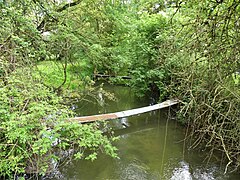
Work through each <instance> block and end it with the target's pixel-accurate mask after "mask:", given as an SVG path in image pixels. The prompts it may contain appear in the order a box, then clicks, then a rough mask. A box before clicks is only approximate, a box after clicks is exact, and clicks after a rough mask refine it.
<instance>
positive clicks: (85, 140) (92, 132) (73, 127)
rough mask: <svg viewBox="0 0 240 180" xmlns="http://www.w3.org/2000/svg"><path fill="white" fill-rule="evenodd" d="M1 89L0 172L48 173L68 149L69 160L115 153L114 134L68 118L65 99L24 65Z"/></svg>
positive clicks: (113, 155) (0, 86)
mask: <svg viewBox="0 0 240 180" xmlns="http://www.w3.org/2000/svg"><path fill="white" fill-rule="evenodd" d="M20 74H21V75H20ZM0 94H1V96H0V177H7V178H11V177H14V176H15V175H19V174H20V175H21V174H24V173H29V174H38V175H44V174H46V173H48V172H50V171H51V170H53V168H54V167H53V166H56V164H58V162H60V161H61V160H62V155H63V154H65V155H66V152H71V155H69V154H68V155H69V156H68V158H70V159H71V158H75V159H82V158H85V159H90V160H94V159H96V158H97V153H98V152H99V151H102V152H103V153H106V154H108V155H110V156H112V157H117V154H116V148H115V147H114V146H112V142H113V141H114V140H115V139H116V138H114V137H112V136H108V137H107V136H106V135H104V134H103V132H102V131H101V130H100V129H99V126H98V125H97V124H90V125H83V124H79V123H77V122H68V121H66V120H67V119H68V118H69V117H70V116H72V115H73V113H72V112H71V111H70V110H69V108H68V107H66V106H64V105H62V104H61V101H62V98H61V97H58V96H57V95H56V94H54V93H52V92H51V90H50V89H49V88H46V87H45V86H44V85H42V84H41V83H39V82H38V81H37V80H36V79H33V78H31V76H30V74H28V72H27V71H26V70H24V72H15V73H13V74H12V75H11V77H9V78H8V82H7V84H1V85H0ZM69 150H70V151H69ZM86 150H87V153H84V152H86ZM63 152H64V153H63ZM65 158H66V157H65ZM53 162H55V163H53ZM54 164H55V165H54Z"/></svg>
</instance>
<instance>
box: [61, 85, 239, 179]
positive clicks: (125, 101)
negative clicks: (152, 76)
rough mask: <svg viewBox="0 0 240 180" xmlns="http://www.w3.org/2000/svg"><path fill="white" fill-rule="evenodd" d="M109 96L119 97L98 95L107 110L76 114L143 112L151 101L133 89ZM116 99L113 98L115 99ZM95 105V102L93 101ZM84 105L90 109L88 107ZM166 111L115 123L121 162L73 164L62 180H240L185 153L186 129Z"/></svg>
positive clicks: (92, 107)
mask: <svg viewBox="0 0 240 180" xmlns="http://www.w3.org/2000/svg"><path fill="white" fill-rule="evenodd" d="M103 89H104V90H107V91H109V92H113V93H115V96H116V98H117V100H116V101H109V100H107V99H106V97H104V96H101V94H100V95H97V96H96V98H95V99H97V100H99V101H104V104H102V106H99V105H97V103H96V104H94V103H92V102H88V103H86V102H85V103H79V104H78V108H77V109H76V111H77V112H78V113H79V114H81V115H90V114H98V113H106V112H116V111H121V110H127V109H132V108H136V107H142V106H145V105H147V104H149V102H148V101H140V100H139V99H136V98H135V97H134V96H133V93H132V92H131V90H130V89H129V88H128V87H121V86H120V87H119V86H110V85H106V86H104V87H103ZM109 96H111V95H109ZM93 99H94V98H93ZM82 104H84V105H82ZM171 111H172V110H171V109H170V108H166V109H164V110H161V111H154V112H150V113H145V114H142V115H139V116H133V117H129V118H124V119H121V120H113V121H111V122H110V124H111V126H112V127H113V128H114V129H115V134H116V135H118V136H119V137H120V139H119V141H118V142H116V144H115V145H116V147H117V148H118V154H119V157H120V159H112V158H110V157H108V156H106V155H104V154H100V155H99V157H98V159H97V160H95V161H93V162H91V161H86V160H78V161H73V162H72V163H71V164H68V165H67V166H64V167H62V168H60V173H59V178H58V179H69V180H81V179H82V180H94V179H96V180H110V179H111V180H118V179H119V180H161V179H163V180H168V179H170V180H195V179H196V180H214V179H216V180H225V179H229V180H237V179H240V175H238V174H226V175H224V165H222V167H221V166H220V165H219V163H216V162H215V161H214V159H212V160H211V161H210V162H207V160H205V161H204V159H205V157H206V154H207V152H203V151H201V150H195V151H188V150H187V149H186V148H185V147H184V141H183V139H184V136H185V135H184V128H183V127H182V126H180V125H179V124H177V123H176V121H175V120H174V119H173V118H172V116H171V114H172V113H170V112H171Z"/></svg>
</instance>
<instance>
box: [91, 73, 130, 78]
mask: <svg viewBox="0 0 240 180" xmlns="http://www.w3.org/2000/svg"><path fill="white" fill-rule="evenodd" d="M93 77H94V78H96V79H97V78H111V77H114V78H121V79H131V77H130V76H115V75H106V74H94V75H93Z"/></svg>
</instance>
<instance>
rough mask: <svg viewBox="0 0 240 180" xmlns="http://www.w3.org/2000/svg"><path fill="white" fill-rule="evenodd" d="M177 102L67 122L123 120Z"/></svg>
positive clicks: (72, 119) (71, 119)
mask: <svg viewBox="0 0 240 180" xmlns="http://www.w3.org/2000/svg"><path fill="white" fill-rule="evenodd" d="M178 103H179V100H167V101H164V102H162V103H159V104H155V105H152V106H146V107H142V108H137V109H131V110H127V111H120V112H115V113H108V114H99V115H92V116H81V117H74V118H70V119H69V121H77V122H79V123H88V122H94V121H104V120H110V119H118V118H124V117H129V116H133V115H138V114H142V113H146V112H150V111H154V110H158V109H163V108H166V107H170V106H173V105H175V104H178Z"/></svg>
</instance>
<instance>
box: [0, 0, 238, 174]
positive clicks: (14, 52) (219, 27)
mask: <svg viewBox="0 0 240 180" xmlns="http://www.w3.org/2000/svg"><path fill="white" fill-rule="evenodd" d="M239 4H240V1H238V0H225V1H218V0H216V1H196V0H182V1H168V0H166V1H164V0H162V1H161V0H159V1H156V0H140V1H124V0H82V1H80V0H74V1H63V0H62V1H46V0H24V1H15V0H14V1H10V0H2V1H0V8H1V19H0V27H1V28H0V34H1V35H0V50H1V51H0V79H1V82H0V93H1V97H0V130H1V131H0V159H1V161H0V176H5V177H11V176H14V174H21V173H25V171H27V172H38V173H40V174H45V173H46V172H47V171H49V161H50V160H52V159H54V160H55V161H59V160H60V158H61V156H60V153H58V152H62V151H66V150H69V149H74V150H75V151H74V153H75V155H74V157H75V158H87V159H95V158H96V155H97V154H96V153H97V152H98V151H99V150H102V151H104V152H105V153H107V154H109V155H111V156H113V157H116V153H115V148H114V147H113V146H112V145H111V142H112V141H113V140H114V138H111V136H110V137H106V136H105V135H103V134H102V132H101V131H100V130H99V128H98V125H96V124H92V125H80V124H77V123H69V122H66V121H65V120H66V119H67V118H69V117H71V116H73V112H71V111H70V110H69V108H68V107H67V106H65V105H63V99H64V98H66V97H69V96H73V95H76V94H77V96H81V95H82V94H84V93H88V92H89V91H93V87H92V85H93V83H94V82H93V81H92V79H93V77H92V75H93V74H96V73H102V74H108V75H111V76H121V75H125V76H126V75H127V76H131V77H132V79H131V80H128V81H124V80H122V79H112V80H111V79H110V80H111V82H112V83H126V85H129V86H131V87H132V88H133V89H135V91H136V94H137V95H138V96H140V97H142V96H144V95H146V94H150V95H151V96H152V97H153V99H154V100H156V99H159V100H162V99H165V98H178V99H180V100H181V101H182V104H181V107H180V109H179V111H178V120H179V121H180V122H182V123H183V124H185V125H187V127H188V135H190V137H193V138H191V139H192V142H191V144H190V146H191V147H192V148H195V147H198V146H199V145H201V144H202V143H204V144H206V145H207V147H209V150H210V152H211V153H213V152H214V151H220V152H223V154H224V157H225V158H226V159H227V162H228V163H227V165H226V171H227V170H228V168H229V167H233V168H235V169H237V168H238V166H239V165H240V161H239V159H240V157H239V153H240V144H239V142H240V136H239V132H240V123H239V117H240V103H239V102H240V101H239V100H240V90H239V87H240V82H239V79H240V76H239V69H240V61H239V58H240V56H239V52H240V51H239V48H240V44H239V43H240V37H239V35H240V33H239V29H240V28H239V26H240V19H239V17H240V5H239ZM76 92H77V93H76ZM186 137H187V136H186ZM188 137H189V136H188ZM196 137H197V138H196ZM56 141H58V143H56V144H55V145H53V144H54V142H56ZM85 149H89V150H90V151H88V154H86V153H84V151H85ZM211 153H210V154H211ZM40 157H41V158H40ZM71 157H72V156H71Z"/></svg>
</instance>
